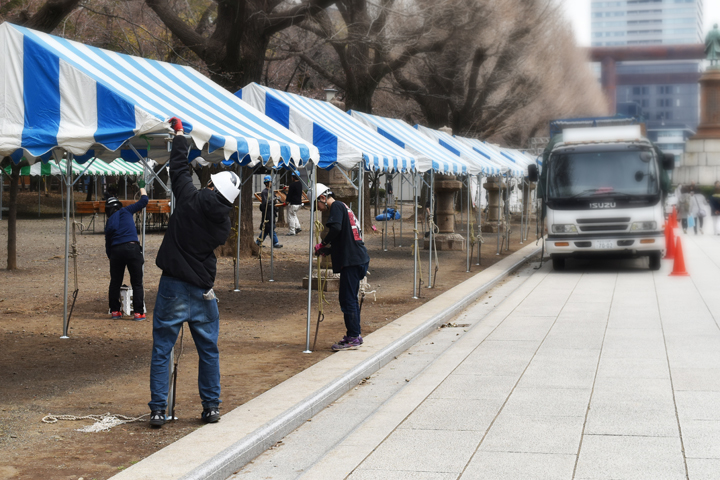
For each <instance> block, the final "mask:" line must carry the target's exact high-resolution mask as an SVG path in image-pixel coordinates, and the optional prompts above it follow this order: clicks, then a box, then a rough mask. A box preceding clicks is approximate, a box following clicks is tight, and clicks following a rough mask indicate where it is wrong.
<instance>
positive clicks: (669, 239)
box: [665, 217, 675, 260]
mask: <svg viewBox="0 0 720 480" xmlns="http://www.w3.org/2000/svg"><path fill="white" fill-rule="evenodd" d="M671 222H672V217H670V220H669V221H668V222H667V223H666V224H665V258H667V259H668V260H673V259H674V258H675V229H673V227H672V225H670V223H671Z"/></svg>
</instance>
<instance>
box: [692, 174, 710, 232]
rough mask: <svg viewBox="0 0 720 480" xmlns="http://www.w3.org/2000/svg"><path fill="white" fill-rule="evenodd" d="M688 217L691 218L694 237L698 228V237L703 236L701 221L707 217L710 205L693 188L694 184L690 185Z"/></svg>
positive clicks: (694, 187) (703, 196)
mask: <svg viewBox="0 0 720 480" xmlns="http://www.w3.org/2000/svg"><path fill="white" fill-rule="evenodd" d="M689 193H690V214H689V215H690V217H692V218H693V220H694V222H693V224H694V230H695V235H697V234H698V227H700V235H702V234H703V220H704V219H705V217H706V216H707V215H708V212H709V210H710V205H708V201H707V199H706V198H705V195H703V194H702V193H701V192H700V191H699V190H698V189H697V187H696V186H695V182H692V183H691V184H690V192H689Z"/></svg>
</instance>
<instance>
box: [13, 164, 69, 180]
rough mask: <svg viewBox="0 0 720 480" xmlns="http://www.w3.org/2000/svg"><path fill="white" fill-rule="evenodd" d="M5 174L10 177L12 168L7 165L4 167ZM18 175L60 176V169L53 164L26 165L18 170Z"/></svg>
mask: <svg viewBox="0 0 720 480" xmlns="http://www.w3.org/2000/svg"><path fill="white" fill-rule="evenodd" d="M5 173H6V174H8V175H10V174H11V173H12V167H10V166H9V165H8V166H7V167H5ZM20 175H22V176H24V177H25V176H32V177H37V176H38V175H42V176H44V177H45V176H48V175H60V169H59V168H58V167H57V165H55V164H54V163H40V162H38V163H34V164H32V165H26V166H24V167H22V168H21V169H20Z"/></svg>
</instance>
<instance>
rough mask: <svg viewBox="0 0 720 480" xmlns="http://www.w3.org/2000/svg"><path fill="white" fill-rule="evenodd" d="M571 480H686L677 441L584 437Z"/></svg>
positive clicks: (626, 437)
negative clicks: (572, 479)
mask: <svg viewBox="0 0 720 480" xmlns="http://www.w3.org/2000/svg"><path fill="white" fill-rule="evenodd" d="M574 479H575V480H581V479H582V480H616V479H623V480H687V476H686V472H685V463H684V461H683V455H682V447H681V445H680V440H679V438H668V437H634V436H614V435H585V436H584V437H583V442H582V448H581V449H580V455H579V458H578V463H577V468H576V470H575V477H574Z"/></svg>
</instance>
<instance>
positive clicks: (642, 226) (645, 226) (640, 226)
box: [630, 222, 657, 232]
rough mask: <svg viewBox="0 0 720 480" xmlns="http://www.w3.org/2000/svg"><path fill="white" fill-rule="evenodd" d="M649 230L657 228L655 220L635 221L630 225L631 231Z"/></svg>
mask: <svg viewBox="0 0 720 480" xmlns="http://www.w3.org/2000/svg"><path fill="white" fill-rule="evenodd" d="M649 230H657V222H635V223H633V224H632V225H630V231H631V232H646V231H649Z"/></svg>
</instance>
